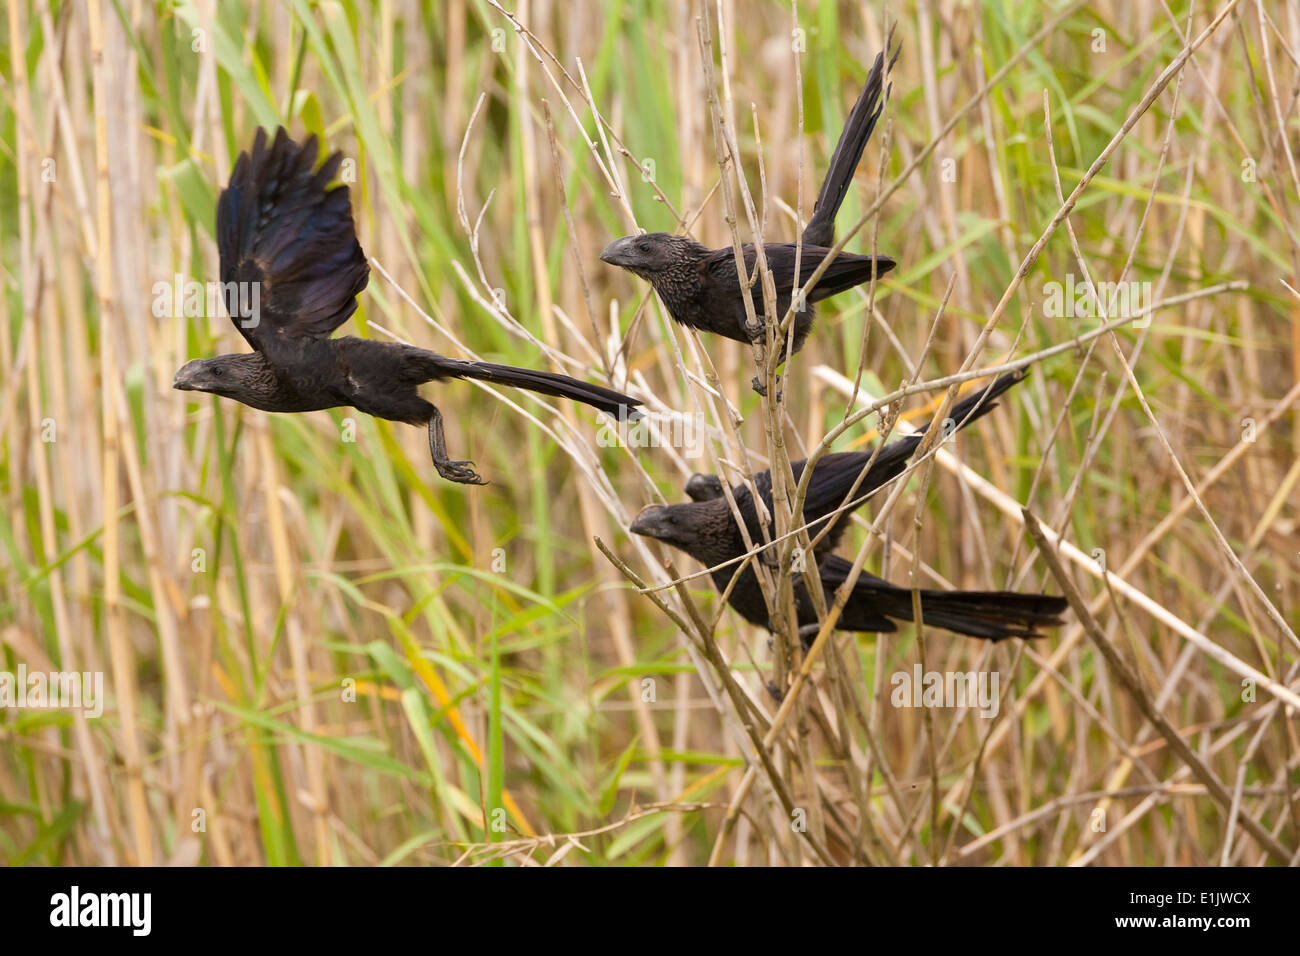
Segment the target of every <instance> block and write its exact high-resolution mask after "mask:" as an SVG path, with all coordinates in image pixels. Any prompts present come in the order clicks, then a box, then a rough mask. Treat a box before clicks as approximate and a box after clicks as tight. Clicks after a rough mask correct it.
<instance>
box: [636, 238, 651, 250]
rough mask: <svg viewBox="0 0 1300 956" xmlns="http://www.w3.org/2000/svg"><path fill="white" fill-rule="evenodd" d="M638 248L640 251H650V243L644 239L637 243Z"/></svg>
mask: <svg viewBox="0 0 1300 956" xmlns="http://www.w3.org/2000/svg"><path fill="white" fill-rule="evenodd" d="M636 248H637V251H638V252H649V251H650V243H649V242H647V241H646V240H644V239H642V240H641V241H640V242H638V243H637V244H636Z"/></svg>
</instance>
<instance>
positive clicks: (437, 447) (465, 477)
mask: <svg viewBox="0 0 1300 956" xmlns="http://www.w3.org/2000/svg"><path fill="white" fill-rule="evenodd" d="M429 455H430V457H432V458H433V467H434V468H437V469H438V474H440V475H442V477H444V478H446V479H447V480H448V481H454V482H456V483H457V484H461V485H486V484H487V482H486V481H484V480H483V479H482V478H480V477H479V474H478V472H476V471H475V470H474V467H473V466H474V462H472V461H468V460H465V459H459V460H458V459H453V458H448V457H447V439H446V437H445V436H444V435H443V433H442V412H440V411H438V409H436V408H435V409H434V410H433V415H432V416H430V418H429Z"/></svg>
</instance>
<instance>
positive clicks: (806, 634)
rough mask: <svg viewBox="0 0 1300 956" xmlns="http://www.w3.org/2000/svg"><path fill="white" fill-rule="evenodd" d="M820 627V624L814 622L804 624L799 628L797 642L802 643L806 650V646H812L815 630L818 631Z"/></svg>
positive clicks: (815, 634)
mask: <svg viewBox="0 0 1300 956" xmlns="http://www.w3.org/2000/svg"><path fill="white" fill-rule="evenodd" d="M821 628H822V626H821V625H820V624H817V623H816V622H814V623H812V624H805V625H803V626H802V627H800V628H799V642H800V643H801V644H803V649H804V650H808V648H810V647H812V642H813V638H815V637H816V636H817V632H818V631H820V630H821Z"/></svg>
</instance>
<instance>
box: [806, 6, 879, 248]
mask: <svg viewBox="0 0 1300 956" xmlns="http://www.w3.org/2000/svg"><path fill="white" fill-rule="evenodd" d="M893 36H894V33H893V31H892V30H891V31H890V33H889V38H888V39H887V40H886V41H885V49H886V50H888V48H889V44H890V41H892V40H893ZM898 54H899V50H898V49H897V48H896V49H895V50H894V56H893V59H891V60H890V61H889V69H891V70H892V69H893V68H894V62H895V61H896V60H897V59H898ZM884 83H885V52H884V51H882V52H880V53H877V54H876V61H875V62H874V63H873V64H872V65H871V72H870V73H868V74H867V83H866V85H865V86H864V87H862V92H861V93H860V94H859V95H858V101H857V102H856V103H854V104H853V110H852V111H851V112H850V113H849V118H848V119H847V120H845V122H844V130H843V131H842V132H841V133H840V139H839V142H837V143H836V144H835V152H833V153H832V154H831V161H830V166H829V167H828V168H827V170H826V178H825V179H824V180H822V188H821V191H820V192H819V193H818V194H817V205H816V206H814V207H813V214H812V218H811V219H809V220H808V226H807V228H805V229H804V231H803V241H804V243H805V244H806V245H812V246H831V245H834V242H835V216H836V214H837V213H838V212H839V211H840V205H841V204H842V203H843V202H844V196H845V194H846V193H847V192H848V189H849V184H850V183H852V182H853V174H854V173H855V172H856V171H857V168H858V162H859V160H861V159H862V151H863V150H864V149H866V148H867V141H868V140H869V139H871V133H872V131H873V130H874V129H875V128H876V121H877V120H878V119H880V113H881V111H882V110H883V109H884V103H883V102H882V96H881V93H882V91H884Z"/></svg>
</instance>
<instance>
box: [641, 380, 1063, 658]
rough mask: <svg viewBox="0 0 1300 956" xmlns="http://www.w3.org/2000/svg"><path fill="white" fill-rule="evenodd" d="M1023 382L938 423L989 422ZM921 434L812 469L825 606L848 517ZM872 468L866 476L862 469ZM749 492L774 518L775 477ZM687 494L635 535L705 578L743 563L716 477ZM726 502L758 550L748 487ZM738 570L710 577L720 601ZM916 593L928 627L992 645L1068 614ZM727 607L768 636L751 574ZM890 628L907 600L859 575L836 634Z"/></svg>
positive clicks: (1024, 603)
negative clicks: (671, 552)
mask: <svg viewBox="0 0 1300 956" xmlns="http://www.w3.org/2000/svg"><path fill="white" fill-rule="evenodd" d="M1023 377H1024V373H1023V372H1013V373H1010V374H1008V375H1004V376H1002V377H1001V378H999V379H998V380H997V381H995V382H994V383H993V384H992V385H990V386H988V387H987V388H981V389H977V390H976V391H974V392H972V393H971V394H970V395H969V396H968V397H966V398H964V399H962V400H961V401H960V402H958V403H957V404H956V405H954V406H953V408H952V411H951V412H950V414H949V416H948V419H947V420H945V421H944V422H942V423H940V425H941V426H943V432H942V433H943V434H944V435H945V437H946V435H947V434H951V433H952V432H953V431H955V430H956V429H958V428H962V427H964V426H965V425H967V424H969V423H970V422H973V421H975V420H976V419H977V418H980V417H982V416H983V415H986V414H987V413H988V412H989V411H990V410H992V409H993V408H995V407H996V403H995V402H994V401H993V399H994V398H996V397H997V396H999V395H1001V394H1002V393H1003V392H1005V391H1006V390H1007V389H1009V388H1010V387H1011V386H1012V385H1015V384H1016V383H1017V382H1019V381H1020V380H1021V379H1022V378H1023ZM927 427H928V426H927ZM925 431H926V430H925V429H922V430H921V431H920V432H917V433H915V434H912V435H908V436H906V437H905V438H900V439H898V440H896V441H892V442H890V443H889V444H887V445H885V446H884V447H883V448H881V449H880V452H879V454H877V455H876V457H875V461H874V462H872V460H871V459H872V454H873V452H872V451H853V452H839V453H837V454H832V455H826V456H825V457H823V458H822V459H821V460H820V461H818V462H817V464H816V465H815V466H814V468H813V474H812V478H811V479H810V480H809V483H808V491H807V494H806V495H805V498H804V506H803V520H804V522H805V523H806V524H807V525H808V536H809V539H810V540H811V542H812V545H813V555H814V556H815V557H816V560H817V572H818V576H819V577H820V578H821V583H822V588H823V590H824V591H825V593H826V596H827V600H828V601H829V599H830V596H831V594H832V593H833V592H834V590H835V589H836V588H837V587H839V586H840V585H841V584H843V583H844V582H845V580H847V578H848V576H849V572H850V570H851V569H852V562H850V561H847V560H845V559H844V558H842V557H840V556H839V555H837V554H833V553H831V552H832V551H833V550H834V549H835V547H836V546H837V545H838V544H839V542H840V539H841V538H842V537H843V536H844V532H845V530H846V529H847V526H848V520H849V515H850V514H851V513H852V512H853V511H854V510H855V509H857V508H858V507H859V506H861V505H862V503H863V502H865V501H866V500H867V498H868V497H870V496H871V494H872V493H873V492H875V491H877V490H878V489H879V488H881V487H882V486H883V485H885V484H886V483H887V482H889V481H890V480H892V479H894V478H896V477H897V476H898V475H901V474H902V473H903V471H904V470H905V469H906V468H907V463H908V461H909V459H911V457H912V455H913V454H914V453H915V452H916V450H917V448H918V447H919V446H920V444H921V441H922V439H923V437H924V435H925ZM868 463H870V467H867V466H868ZM806 464H807V462H806V461H800V462H796V463H794V465H793V467H792V470H793V472H794V478H795V481H796V482H798V481H799V479H800V478H801V477H802V476H803V472H804V467H805V466H806ZM864 469H865V473H864ZM754 485H755V487H756V489H757V491H758V494H759V495H760V496H761V497H762V500H763V504H764V505H765V506H766V509H767V513H768V514H769V515H770V514H772V508H773V501H772V476H771V473H770V472H767V471H764V472H760V473H759V474H757V475H755V476H754ZM686 491H687V494H688V495H690V497H691V498H692V499H693V500H692V501H689V502H683V503H681V504H674V505H652V506H650V507H648V508H646V509H644V510H643V511H642V512H641V513H640V514H639V515H637V517H636V520H635V521H633V523H632V527H631V529H630V530H631V531H632V533H633V534H640V535H646V536H647V537H651V538H655V539H657V540H659V541H662V542H664V543H665V544H670V545H672V546H673V547H675V548H677V549H679V550H681V551H685V552H686V553H687V554H689V555H690V556H691V557H693V558H695V559H696V560H697V561H699V562H701V563H702V564H704V565H706V566H707V567H710V568H714V567H717V566H718V565H722V564H725V562H728V561H734V559H736V558H739V557H740V556H741V555H744V554H746V553H748V551H749V550H750V549H749V548H748V547H746V545H745V539H744V537H743V536H742V535H741V530H740V527H739V525H737V523H736V520H735V516H734V515H733V513H732V511H731V505H730V504H729V503H728V501H727V499H726V497H725V495H724V493H723V490H722V482H721V481H720V480H719V479H718V478H717V476H715V475H693V476H692V477H691V479H690V480H689V481H688V482H687V485H686ZM732 496H733V497H734V498H735V501H736V507H737V509H738V510H739V512H740V514H741V515H742V516H743V517H744V519H745V525H746V529H747V531H748V532H749V539H750V541H752V542H754V544H755V546H757V545H759V544H761V543H762V542H764V541H769V540H770V534H768V535H765V534H764V530H763V526H762V524H761V523H760V520H759V515H758V511H757V509H756V508H755V506H754V498H753V494H752V493H751V491H750V489H749V487H748V486H747V485H745V484H743V483H742V484H739V485H736V487H734V488H733V489H732ZM846 505H847V507H846ZM840 509H843V510H840ZM778 547H780V546H779V545H776V544H772V545H768V546H767V547H766V548H765V549H764V550H763V551H760V552H759V553H758V555H757V556H756V560H761V561H763V562H764V563H765V564H768V565H774V564H776V563H777V562H776V558H775V555H776V553H777V552H776V549H777V548H778ZM805 560H806V561H810V560H811V558H805ZM739 567H740V564H739V563H733V564H728V565H726V566H725V567H717V569H716V570H714V571H713V572H712V573H711V575H710V576H711V577H712V578H713V584H714V586H715V587H716V588H717V589H718V592H719V593H724V592H725V591H726V589H727V587H728V586H729V585H730V584H731V580H732V578H733V577H735V576H736V574H737V569H738V568H739ZM802 577H803V576H802V574H796V575H795V580H794V594H795V606H796V610H797V613H798V623H799V628H800V633H801V635H803V637H804V640H805V641H808V640H810V639H811V638H812V636H813V635H814V634H816V631H817V612H816V609H815V608H814V605H813V602H812V598H811V596H810V595H809V593H808V589H807V586H806V585H805V584H804V583H803V580H802ZM920 593H921V617H922V619H923V621H924V622H925V623H926V624H929V625H932V626H934V627H941V628H944V629H946V630H949V631H954V632H956V633H958V634H965V635H968V636H970V637H980V638H985V639H988V640H992V641H1000V640H1002V639H1003V638H1007V637H1039V636H1041V635H1040V633H1039V631H1038V629H1039V628H1043V627H1054V626H1056V625H1059V624H1060V623H1061V622H1060V620H1059V619H1058V617H1057V615H1059V614H1061V613H1062V612H1063V611H1064V610H1065V609H1066V607H1067V604H1066V601H1065V599H1064V598H1059V597H1049V596H1047V595H1042V594H1018V593H1015V592H1012V591H938V590H922V591H921V592H920ZM727 603H728V604H730V605H731V606H732V608H734V609H735V610H736V611H737V613H739V614H740V616H741V617H743V618H744V619H745V620H747V621H749V622H750V623H751V624H757V625H759V626H761V627H767V628H769V629H770V628H771V622H770V620H769V618H768V613H767V604H766V602H765V601H764V599H763V591H762V586H761V584H760V583H759V579H758V575H757V574H756V573H755V571H754V569H753V568H752V567H750V566H746V567H745V569H744V570H743V571H740V572H739V577H738V578H737V580H736V583H735V586H734V587H733V588H732V591H731V595H730V597H729V598H728V600H727ZM891 618H894V619H897V620H901V621H910V620H912V592H911V590H910V589H908V588H901V587H897V586H895V585H893V584H890V583H889V582H888V581H885V580H884V579H882V578H878V577H875V576H874V575H871V574H868V573H866V572H865V571H863V572H862V573H861V574H860V575H859V577H858V580H857V583H856V584H855V585H854V587H853V590H852V592H851V593H850V594H849V597H848V601H847V603H846V604H845V606H844V610H843V612H842V613H841V615H840V619H839V622H838V623H837V625H836V627H837V629H839V630H842V631H893V630H896V629H897V626H896V625H895V623H894V621H893V620H891Z"/></svg>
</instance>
